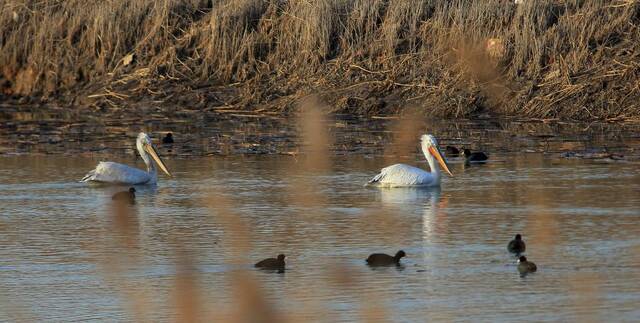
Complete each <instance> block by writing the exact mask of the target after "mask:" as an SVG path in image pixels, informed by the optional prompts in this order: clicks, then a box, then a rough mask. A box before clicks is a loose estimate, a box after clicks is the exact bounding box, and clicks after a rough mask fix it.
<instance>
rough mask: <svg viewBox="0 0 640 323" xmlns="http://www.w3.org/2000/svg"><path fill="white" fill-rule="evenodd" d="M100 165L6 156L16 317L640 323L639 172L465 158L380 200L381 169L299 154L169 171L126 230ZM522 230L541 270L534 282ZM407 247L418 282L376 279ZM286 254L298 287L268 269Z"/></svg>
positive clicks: (8, 256) (2, 225)
mask: <svg viewBox="0 0 640 323" xmlns="http://www.w3.org/2000/svg"><path fill="white" fill-rule="evenodd" d="M417 156H418V155H416V158H415V161H414V158H413V157H412V158H411V161H410V162H411V163H413V164H415V165H420V166H421V167H427V166H426V163H424V162H422V161H420V159H419V158H418V157H417ZM103 157H104V156H103ZM104 158H106V157H104ZM109 159H115V160H117V161H121V162H126V163H130V164H132V163H135V162H136V160H135V159H133V158H132V157H123V156H111V157H109ZM98 160H99V158H98V157H92V158H87V157H77V156H48V155H41V156H39V155H17V156H4V157H0V164H1V165H2V166H1V167H0V192H1V194H0V321H4V320H8V321H14V320H51V321H80V320H96V321H127V320H132V319H143V320H148V321H172V320H174V319H175V315H176V314H175V312H176V311H177V312H180V311H181V310H180V308H182V311H183V312H187V313H188V312H189V310H188V309H189V308H191V307H196V308H197V304H200V306H201V307H200V309H196V310H194V311H202V312H204V313H205V314H201V315H209V317H210V318H217V319H225V318H229V317H230V316H233V315H234V313H235V312H234V309H236V308H238V307H240V308H244V309H245V312H246V311H247V309H251V310H254V311H261V310H264V309H262V305H260V304H262V303H261V301H260V300H266V302H267V303H268V304H270V307H268V309H267V310H264V311H267V312H268V310H271V311H274V312H278V313H288V315H289V316H292V317H293V318H294V319H298V320H300V321H327V322H333V321H350V320H363V319H366V318H386V319H389V320H392V321H398V322H403V321H418V322H421V321H426V320H474V321H514V320H517V319H525V320H531V321H546V320H554V321H556V320H564V321H566V320H579V319H583V318H588V319H591V320H605V319H612V318H613V319H614V320H615V321H637V320H638V319H639V318H640V307H639V306H638V304H639V302H640V174H639V172H638V170H639V166H640V163H639V162H638V161H621V162H611V161H609V162H604V161H598V160H582V159H562V158H559V157H558V156H557V154H543V153H523V152H504V153H493V154H492V155H491V160H492V162H490V163H488V164H486V165H479V166H473V167H469V166H465V165H464V164H463V163H462V162H461V161H460V160H457V159H451V160H450V161H451V165H452V171H453V172H454V174H455V177H453V178H451V177H445V179H444V181H443V185H442V189H441V190H439V191H436V190H419V189H386V190H384V189H382V190H381V189H375V188H366V187H363V186H362V184H363V183H364V182H366V180H368V179H369V178H370V177H371V176H372V175H374V174H375V173H376V172H377V171H378V170H379V169H380V168H381V167H383V166H385V164H386V163H388V162H389V160H388V158H387V159H385V158H383V157H381V156H380V155H343V156H339V157H335V158H334V159H332V160H331V163H330V164H329V166H327V167H326V168H325V169H321V170H315V171H312V170H308V171H306V170H305V168H304V165H305V164H304V162H303V161H302V160H300V159H297V158H294V157H291V156H278V155H263V156H245V157H241V156H231V157H197V158H191V159H179V158H168V159H167V160H166V162H167V164H168V166H169V168H170V169H171V170H172V172H173V174H174V177H173V178H167V177H166V176H162V175H160V176H161V178H160V180H159V185H158V187H157V188H156V189H152V188H139V190H138V198H137V203H136V205H135V206H133V207H131V214H130V215H129V216H128V217H127V218H126V219H124V220H123V219H122V218H118V217H116V216H114V215H112V213H111V211H110V210H111V207H110V205H111V203H110V202H111V200H110V196H111V194H112V193H113V192H114V191H115V190H116V189H114V188H105V187H88V186H86V185H84V184H80V183H76V182H75V181H76V180H78V179H79V178H81V177H82V176H83V175H84V173H85V172H86V171H88V170H89V169H91V168H92V167H94V166H95V164H96V162H97V161H98ZM137 165H138V166H141V163H140V161H139V159H138V161H137ZM119 189H122V188H119ZM123 223H124V224H123ZM515 233H522V234H523V236H524V239H525V241H526V242H527V252H526V255H527V256H528V258H529V259H530V260H532V261H534V262H536V263H537V265H538V268H539V272H537V273H535V274H532V275H528V276H526V277H520V275H519V274H518V273H517V269H516V265H515V258H513V257H512V256H510V255H509V254H507V252H506V244H507V242H508V241H509V240H510V239H511V238H512V237H513V235H514V234H515ZM398 249H403V250H404V251H406V253H407V255H408V256H407V257H406V258H404V259H403V263H404V266H403V267H401V268H382V269H376V270H372V269H370V268H368V267H366V266H365V265H364V259H365V258H366V257H367V255H368V254H369V253H372V252H387V253H395V252H396V251H397V250H398ZM280 252H282V253H285V254H287V257H288V258H287V265H288V267H289V269H288V270H287V272H286V273H285V274H277V273H266V272H257V271H255V270H253V268H251V264H252V263H254V262H255V261H257V260H259V259H262V258H265V257H273V256H275V255H276V254H277V253H280ZM177 263H178V264H181V265H180V266H177V265H176V264H177ZM188 264H190V266H191V267H190V268H191V270H190V271H188V272H187V273H190V274H191V276H189V275H186V276H183V275H182V274H181V275H177V274H176V273H177V271H178V270H179V269H180V268H182V267H184V266H185V265H188ZM180 272H181V273H182V271H180ZM180 277H194V279H195V282H191V283H189V282H190V280H189V279H187V278H185V279H180ZM253 283H255V285H256V286H258V287H256V288H257V290H256V291H254V292H247V290H251V289H252V288H253V287H252V286H254V285H252V284H253ZM243 291H244V294H243ZM252 295H253V296H252ZM256 295H258V296H256ZM194 304H195V305H194ZM190 306H191V307H190ZM185 308H187V310H185ZM175 309H178V310H175ZM202 312H201V313H202ZM187 315H188V314H187Z"/></svg>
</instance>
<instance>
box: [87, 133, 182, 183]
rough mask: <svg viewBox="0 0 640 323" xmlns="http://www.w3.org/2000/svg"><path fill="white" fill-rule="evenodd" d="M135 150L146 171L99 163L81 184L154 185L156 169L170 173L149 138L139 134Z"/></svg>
mask: <svg viewBox="0 0 640 323" xmlns="http://www.w3.org/2000/svg"><path fill="white" fill-rule="evenodd" d="M136 148H137V149H138V153H139V154H140V157H142V160H143V161H144V163H145V164H146V165H147V170H146V171H144V170H142V169H138V168H133V167H130V166H127V165H124V164H120V163H114V162H100V163H98V166H96V168H95V169H94V170H92V171H90V172H89V173H87V175H85V176H84V177H83V178H82V180H81V182H92V183H103V184H114V185H146V184H149V185H155V184H156V183H157V181H158V172H157V169H156V166H157V167H160V169H162V171H164V172H165V173H166V174H167V175H169V176H171V173H170V172H169V170H168V169H167V166H165V164H164V162H163V161H162V159H160V156H158V153H157V152H156V149H155V148H154V147H153V143H152V142H151V138H149V136H148V135H147V134H146V133H144V132H141V133H140V134H138V138H137V139H136Z"/></svg>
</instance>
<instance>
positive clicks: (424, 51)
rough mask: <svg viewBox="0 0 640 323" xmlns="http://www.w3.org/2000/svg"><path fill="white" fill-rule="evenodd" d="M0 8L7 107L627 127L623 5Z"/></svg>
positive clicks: (0, 80) (629, 92)
mask: <svg viewBox="0 0 640 323" xmlns="http://www.w3.org/2000/svg"><path fill="white" fill-rule="evenodd" d="M0 8H1V10H2V11H1V13H0V67H1V69H2V71H1V72H2V76H1V77H0V86H1V87H2V92H3V93H5V95H6V96H10V95H16V96H32V97H38V98H51V99H55V100H59V101H63V102H71V103H75V104H96V105H104V106H110V105H111V106H118V104H117V102H119V101H127V102H135V100H139V99H132V98H131V96H135V95H136V94H138V95H139V94H145V95H148V96H151V97H154V99H156V100H163V101H164V102H167V103H183V104H184V103H187V102H189V103H193V102H194V101H196V99H195V98H194V95H195V94H194V93H193V92H191V91H192V90H193V89H194V88H200V89H206V92H208V93H212V92H215V93H217V94H216V97H217V98H218V99H212V98H208V99H203V98H200V99H199V101H201V102H199V103H198V104H200V105H202V106H203V107H209V106H219V105H231V106H235V107H238V108H243V109H255V108H256V107H258V106H264V105H267V106H269V107H270V109H271V110H272V111H273V110H275V111H282V110H283V109H284V110H290V109H291V108H293V107H295V106H296V104H295V101H296V99H297V98H299V97H300V96H302V95H307V94H318V95H320V96H322V97H323V98H324V99H326V100H327V102H328V103H329V104H331V105H334V106H335V110H336V111H339V112H351V113H359V114H380V113H387V114H389V113H396V112H398V111H400V110H401V109H402V108H403V107H404V106H405V105H406V102H407V100H409V101H410V104H411V106H420V107H422V108H423V112H424V113H425V114H430V115H441V116H450V117H461V116H470V115H474V114H479V113H490V114H496V115H516V116H522V117H539V118H549V117H564V118H576V119H595V118H617V119H624V118H631V117H638V115H639V114H640V108H639V107H638V102H640V86H638V84H639V83H638V82H639V78H638V75H639V72H640V65H639V64H638V58H639V55H640V42H639V41H638V39H640V28H639V26H640V4H639V3H638V2H637V1H622V0H618V1H605V0H597V1H581V0H569V1H554V0H544V1H526V2H525V3H523V4H514V3H512V2H510V1H503V0H488V1H471V0H454V1H434V0H411V1H388V0H350V1H344V0H318V1H283V0H269V1H267V0H220V1H204V0H162V1H154V2H135V3H132V2H129V1H121V0H116V1H107V2H96V3H91V4H89V3H87V2H85V1H61V2H58V1H36V0H6V1H4V2H3V3H2V4H1V5H0ZM487 44H499V49H498V50H496V48H495V45H491V46H490V47H487ZM221 85H222V86H225V85H226V86H229V85H230V87H226V88H220V87H218V86H221ZM184 90H187V91H184ZM190 90H191V91H190ZM91 95H93V96H91ZM220 97H222V99H220Z"/></svg>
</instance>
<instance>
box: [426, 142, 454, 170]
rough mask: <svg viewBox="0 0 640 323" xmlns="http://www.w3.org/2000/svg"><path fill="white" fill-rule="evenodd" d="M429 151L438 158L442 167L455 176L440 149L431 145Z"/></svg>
mask: <svg viewBox="0 0 640 323" xmlns="http://www.w3.org/2000/svg"><path fill="white" fill-rule="evenodd" d="M429 153H431V155H433V157H435V158H436V159H437V160H438V163H439V164H440V167H442V169H444V170H445V171H446V172H447V173H449V175H451V176H453V174H452V173H451V171H450V170H449V166H448V165H447V162H446V161H445V160H444V158H443V157H442V154H441V153H440V149H438V148H436V147H433V146H431V147H429Z"/></svg>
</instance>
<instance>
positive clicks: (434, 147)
mask: <svg viewBox="0 0 640 323" xmlns="http://www.w3.org/2000/svg"><path fill="white" fill-rule="evenodd" d="M420 142H421V144H422V151H423V152H424V153H425V155H426V154H431V155H432V156H433V157H435V158H436V160H437V161H438V163H439V164H440V167H442V169H444V170H445V171H446V172H447V173H449V175H451V176H453V174H452V173H451V171H450V170H449V166H448V165H447V161H446V160H445V159H444V157H442V152H440V148H439V147H438V140H436V137H434V136H432V135H422V137H420ZM432 171H433V170H432Z"/></svg>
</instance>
